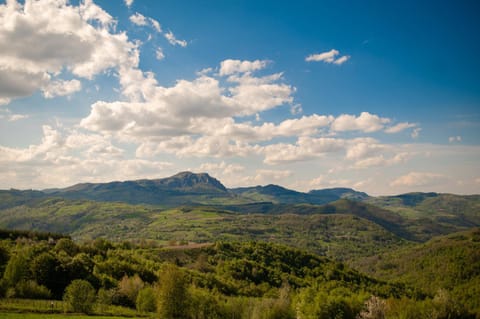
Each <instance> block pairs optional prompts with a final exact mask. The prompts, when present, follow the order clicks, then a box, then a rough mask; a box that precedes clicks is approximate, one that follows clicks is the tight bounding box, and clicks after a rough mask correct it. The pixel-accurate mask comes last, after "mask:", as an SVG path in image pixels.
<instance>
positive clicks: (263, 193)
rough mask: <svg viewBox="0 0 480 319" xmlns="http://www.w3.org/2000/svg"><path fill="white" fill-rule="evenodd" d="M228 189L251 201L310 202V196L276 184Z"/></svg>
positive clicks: (275, 202) (276, 202)
mask: <svg viewBox="0 0 480 319" xmlns="http://www.w3.org/2000/svg"><path fill="white" fill-rule="evenodd" d="M230 191H231V192H232V193H234V194H237V195H241V196H242V197H244V198H247V199H249V200H251V201H253V202H272V203H274V204H298V203H310V196H309V195H308V194H306V193H301V192H297V191H294V190H291V189H287V188H285V187H282V186H278V185H273V184H270V185H267V186H254V187H240V188H232V189H230Z"/></svg>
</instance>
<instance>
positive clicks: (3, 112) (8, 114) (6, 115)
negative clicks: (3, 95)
mask: <svg viewBox="0 0 480 319" xmlns="http://www.w3.org/2000/svg"><path fill="white" fill-rule="evenodd" d="M28 117H29V116H28V115H26V114H13V113H12V111H10V110H9V109H7V108H0V119H6V120H7V121H8V122H15V121H19V120H23V119H26V118H28Z"/></svg>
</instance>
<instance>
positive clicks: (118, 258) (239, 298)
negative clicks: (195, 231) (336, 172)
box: [0, 229, 480, 319]
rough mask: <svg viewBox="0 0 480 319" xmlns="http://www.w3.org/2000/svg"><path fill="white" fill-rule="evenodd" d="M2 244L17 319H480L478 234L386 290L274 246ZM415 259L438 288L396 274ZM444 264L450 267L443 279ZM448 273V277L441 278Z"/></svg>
mask: <svg viewBox="0 0 480 319" xmlns="http://www.w3.org/2000/svg"><path fill="white" fill-rule="evenodd" d="M0 235H1V236H0V237H1V238H2V239H1V241H0V271H1V273H2V279H1V281H0V293H1V296H2V302H0V310H1V311H4V312H8V311H12V310H15V311H18V310H19V306H18V305H19V304H21V302H20V300H49V301H52V303H51V304H52V305H54V303H53V301H55V305H56V306H55V308H53V306H52V308H51V309H49V308H48V306H46V307H45V309H44V310H43V311H45V312H58V313H65V312H67V313H85V314H92V315H93V314H95V315H121V316H134V317H155V318H439V319H440V318H479V317H480V305H479V301H478V298H476V297H478V295H479V291H478V290H479V288H478V287H479V286H480V285H479V283H480V281H479V278H480V268H479V266H478V265H479V262H478V261H479V258H480V256H479V251H480V249H479V248H480V229H474V230H472V231H469V232H464V233H460V234H457V235H455V236H449V237H444V238H439V239H435V240H433V241H431V242H428V243H427V245H429V246H428V247H424V249H423V250H422V249H421V248H419V247H415V249H413V250H410V251H403V252H402V253H397V255H390V256H389V258H390V259H389V262H390V266H389V264H388V263H385V262H384V263H383V264H381V265H380V266H379V268H380V269H382V271H383V273H382V274H381V276H380V277H383V278H388V277H389V276H390V279H385V280H380V279H375V278H374V277H373V276H369V275H365V274H364V273H362V272H359V271H357V270H354V269H353V268H351V267H349V266H347V265H345V264H344V263H342V262H339V261H335V260H332V259H330V258H328V257H326V256H320V255H317V254H313V253H309V252H306V251H303V250H300V249H295V248H290V247H287V246H284V245H279V244H273V243H266V242H256V241H250V242H215V243H212V244H206V245H198V246H197V247H195V246H170V247H165V246H159V245H155V244H154V243H152V242H144V243H143V244H133V243H131V242H128V241H125V242H110V241H107V240H105V239H96V240H93V241H87V242H82V243H78V242H75V241H73V240H72V239H71V238H70V237H69V236H62V235H61V234H52V233H41V232H26V231H9V230H2V231H0ZM452 243H453V244H455V245H461V246H462V247H464V249H463V251H458V250H456V249H453V248H452V247H453V246H452ZM432 247H435V250H432ZM428 252H429V253H428ZM409 253H410V254H412V253H413V254H416V255H417V256H420V255H421V254H423V255H422V256H421V258H417V260H416V261H417V262H421V263H422V266H421V268H422V269H423V272H422V273H416V274H417V275H416V276H421V277H422V278H430V279H431V281H427V280H423V281H422V280H418V277H417V278H411V276H413V274H414V272H410V274H408V273H404V274H403V275H402V276H399V275H398V274H399V273H400V272H402V271H403V272H404V271H405V269H403V270H399V269H395V267H393V266H391V264H400V265H402V264H405V263H408V259H406V258H407V256H406V254H409ZM402 254H403V255H402ZM440 254H443V255H440ZM393 258H395V259H393ZM439 258H441V259H442V260H443V261H444V262H443V263H444V264H445V265H444V266H443V268H440V269H438V268H437V266H438V264H437V263H438V261H439ZM377 263H381V261H377ZM402 267H405V268H410V266H408V265H405V266H402ZM455 267H457V268H455ZM445 269H450V273H446V274H445V276H443V275H442V273H439V272H440V271H441V272H443V271H444V270H445ZM459 273H460V274H459ZM377 277H378V276H377ZM396 277H397V278H403V279H402V280H394V279H392V278H396ZM7 300H10V302H7ZM15 301H16V302H15ZM59 305H60V306H59ZM9 307H10V308H9ZM24 311H27V312H29V311H31V312H36V311H40V312H42V310H41V309H28V307H27V308H26V309H24Z"/></svg>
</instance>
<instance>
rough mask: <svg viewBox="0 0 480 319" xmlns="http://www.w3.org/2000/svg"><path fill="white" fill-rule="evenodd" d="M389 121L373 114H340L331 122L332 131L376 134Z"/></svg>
mask: <svg viewBox="0 0 480 319" xmlns="http://www.w3.org/2000/svg"><path fill="white" fill-rule="evenodd" d="M389 122H390V119H388V118H382V117H379V116H378V115H375V114H370V113H368V112H362V113H361V114H360V116H358V117H356V116H355V115H350V114H342V115H340V116H339V117H337V118H336V119H335V121H333V123H332V126H331V129H332V131H337V132H342V131H362V132H365V133H371V132H376V131H379V130H381V129H383V128H384V126H385V124H387V123H389Z"/></svg>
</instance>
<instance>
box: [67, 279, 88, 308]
mask: <svg viewBox="0 0 480 319" xmlns="http://www.w3.org/2000/svg"><path fill="white" fill-rule="evenodd" d="M63 300H64V301H65V303H66V304H67V306H68V307H69V308H70V310H72V311H74V312H83V313H86V314H88V313H91V312H92V309H93V305H94V303H95V289H94V288H93V286H92V284H90V283H89V282H88V281H86V280H81V279H76V280H74V281H72V283H71V284H70V285H68V287H67V288H66V289H65V294H64V295H63Z"/></svg>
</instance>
